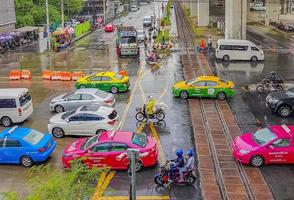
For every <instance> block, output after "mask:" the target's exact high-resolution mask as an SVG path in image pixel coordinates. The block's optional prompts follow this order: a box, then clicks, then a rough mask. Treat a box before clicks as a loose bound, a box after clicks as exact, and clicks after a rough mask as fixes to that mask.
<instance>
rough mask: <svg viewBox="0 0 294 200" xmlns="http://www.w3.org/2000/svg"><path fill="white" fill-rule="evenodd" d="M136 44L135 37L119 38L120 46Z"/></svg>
mask: <svg viewBox="0 0 294 200" xmlns="http://www.w3.org/2000/svg"><path fill="white" fill-rule="evenodd" d="M135 42H136V37H123V38H121V43H122V44H131V43H135Z"/></svg>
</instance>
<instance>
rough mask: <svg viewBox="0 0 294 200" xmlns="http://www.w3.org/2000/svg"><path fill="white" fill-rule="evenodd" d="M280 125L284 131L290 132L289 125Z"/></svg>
mask: <svg viewBox="0 0 294 200" xmlns="http://www.w3.org/2000/svg"><path fill="white" fill-rule="evenodd" d="M281 127H282V128H283V129H284V131H286V132H287V133H290V132H291V130H290V129H289V127H288V126H287V125H286V124H283V125H282V126H281Z"/></svg>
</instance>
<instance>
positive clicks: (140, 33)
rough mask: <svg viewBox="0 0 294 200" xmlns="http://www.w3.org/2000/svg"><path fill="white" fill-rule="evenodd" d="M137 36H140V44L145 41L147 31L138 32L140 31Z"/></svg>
mask: <svg viewBox="0 0 294 200" xmlns="http://www.w3.org/2000/svg"><path fill="white" fill-rule="evenodd" d="M137 34H138V36H137V38H138V41H139V42H142V41H144V37H145V31H144V30H138V31H137Z"/></svg>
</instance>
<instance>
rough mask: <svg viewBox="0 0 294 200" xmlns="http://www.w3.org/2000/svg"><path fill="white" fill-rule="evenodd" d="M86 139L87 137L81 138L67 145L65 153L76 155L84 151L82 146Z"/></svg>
mask: <svg viewBox="0 0 294 200" xmlns="http://www.w3.org/2000/svg"><path fill="white" fill-rule="evenodd" d="M86 140H87V138H83V139H79V140H77V141H75V142H74V143H72V144H69V145H67V146H66V147H65V149H64V151H63V154H67V155H74V154H79V153H83V152H84V150H81V146H82V145H83V144H84V143H85V141H86Z"/></svg>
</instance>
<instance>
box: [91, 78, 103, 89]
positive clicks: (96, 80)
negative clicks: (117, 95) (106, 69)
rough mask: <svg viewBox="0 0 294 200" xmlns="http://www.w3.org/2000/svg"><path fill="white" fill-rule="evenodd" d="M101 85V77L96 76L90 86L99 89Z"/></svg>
mask: <svg viewBox="0 0 294 200" xmlns="http://www.w3.org/2000/svg"><path fill="white" fill-rule="evenodd" d="M100 84H101V76H94V77H92V78H91V79H90V85H91V87H92V88H99V89H100V87H101V86H100Z"/></svg>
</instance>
